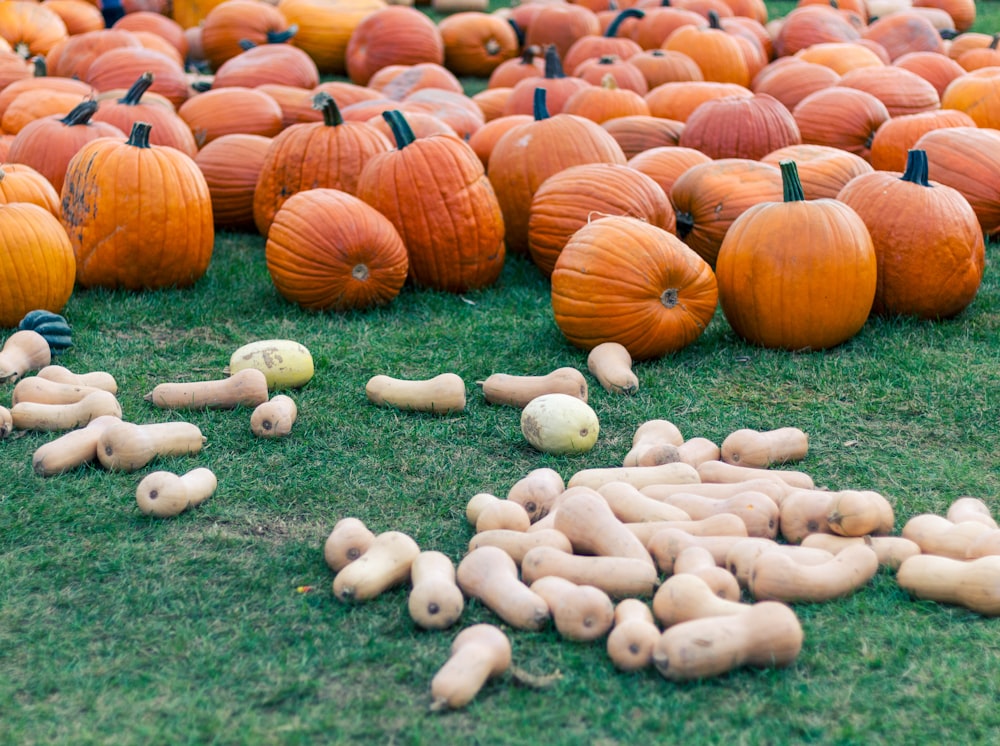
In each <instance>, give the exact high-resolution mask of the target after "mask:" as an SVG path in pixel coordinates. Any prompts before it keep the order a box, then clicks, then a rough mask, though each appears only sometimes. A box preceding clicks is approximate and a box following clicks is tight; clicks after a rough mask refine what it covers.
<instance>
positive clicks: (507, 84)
mask: <svg viewBox="0 0 1000 746" xmlns="http://www.w3.org/2000/svg"><path fill="white" fill-rule="evenodd" d="M544 74H545V58H544V57H543V56H542V55H541V49H540V48H539V47H531V46H528V47H525V48H524V50H523V51H522V52H521V56H520V57H515V58H513V59H509V60H504V61H503V62H501V63H500V64H499V65H497V66H496V67H495V68H494V69H493V72H491V73H490V76H489V78H488V79H487V80H486V87H487V88H513V87H514V84H515V83H517V82H518V81H521V80H524V79H525V78H537V77H540V76H542V75H544Z"/></svg>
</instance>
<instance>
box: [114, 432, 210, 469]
mask: <svg viewBox="0 0 1000 746" xmlns="http://www.w3.org/2000/svg"><path fill="white" fill-rule="evenodd" d="M206 440H207V439H206V438H205V436H204V435H202V434H201V430H200V429H199V428H198V426H197V425H195V424H193V423H190V422H152V423H147V424H142V425H137V424H135V423H132V422H119V423H117V424H114V425H111V426H110V427H108V428H106V429H105V430H104V431H103V432H102V433H101V434H100V436H99V437H98V439H97V460H98V461H100V462H101V465H102V466H103V467H104V468H105V469H112V470H114V471H126V472H129V471H136V470H137V469H141V468H142V467H144V466H145V465H146V464H148V463H149V462H150V461H152V460H153V459H154V458H156V457H157V456H188V455H194V454H196V453H198V452H200V451H201V449H202V447H203V446H204V445H205V441H206Z"/></svg>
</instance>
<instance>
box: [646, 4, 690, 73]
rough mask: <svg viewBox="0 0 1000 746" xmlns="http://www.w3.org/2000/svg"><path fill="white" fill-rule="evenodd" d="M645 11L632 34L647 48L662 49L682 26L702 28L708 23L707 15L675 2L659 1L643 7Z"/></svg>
mask: <svg viewBox="0 0 1000 746" xmlns="http://www.w3.org/2000/svg"><path fill="white" fill-rule="evenodd" d="M643 11H644V12H645V15H644V16H643V17H642V18H641V19H640V20H639V21H638V22H636V24H635V25H634V26H633V27H632V30H631V34H630V36H631V37H632V39H633V40H634V41H635V42H636V43H637V44H638V45H639V46H640V47H642V48H643V49H646V50H651V49H661V48H662V47H663V45H664V44H665V43H666V41H667V39H668V38H669V36H670V35H671V34H672V33H673V32H674V31H676V30H677V29H679V28H680V27H681V26H693V27H695V28H702V27H705V26H707V25H708V23H707V20H706V18H705V16H703V15H701V14H700V13H697V12H695V11H693V10H688V9H687V8H682V7H680V6H679V5H676V4H674V3H671V4H669V5H660V4H659V3H657V4H656V6H654V7H643ZM689 59H690V58H689ZM698 69H699V70H700V69H701V68H698Z"/></svg>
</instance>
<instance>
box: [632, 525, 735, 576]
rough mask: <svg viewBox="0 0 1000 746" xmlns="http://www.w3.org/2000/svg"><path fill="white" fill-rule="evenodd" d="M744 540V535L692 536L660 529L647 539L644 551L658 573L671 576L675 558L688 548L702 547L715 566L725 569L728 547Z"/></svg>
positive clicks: (677, 531)
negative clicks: (651, 559) (648, 555)
mask: <svg viewBox="0 0 1000 746" xmlns="http://www.w3.org/2000/svg"><path fill="white" fill-rule="evenodd" d="M740 523H742V521H740ZM744 528H745V527H744ZM746 538H747V537H746V536H745V535H735V534H734V535H729V536H726V535H711V536H694V535H692V534H690V533H688V532H687V531H683V530H681V529H678V528H662V529H660V530H659V531H657V532H656V533H654V534H653V535H652V536H650V537H649V540H648V541H647V542H646V549H647V550H648V551H649V554H650V556H651V557H652V558H653V561H654V562H655V563H656V566H657V567H658V568H659V570H660V572H663V573H665V574H667V575H672V574H673V572H674V562H675V560H676V559H677V556H678V555H679V554H680V553H681V552H682V551H684V550H685V549H687V548H688V547H690V546H700V547H704V548H705V549H707V550H708V551H709V552H710V553H711V555H712V556H713V557H714V558H715V564H717V565H719V566H720V567H725V563H726V554H727V553H728V552H729V549H730V547H732V546H733V545H734V544H736V542H738V541H743V540H744V539H746Z"/></svg>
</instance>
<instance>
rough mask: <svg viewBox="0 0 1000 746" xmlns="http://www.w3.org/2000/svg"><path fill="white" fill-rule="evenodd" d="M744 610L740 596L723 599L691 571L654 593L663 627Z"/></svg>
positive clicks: (668, 579) (671, 578)
mask: <svg viewBox="0 0 1000 746" xmlns="http://www.w3.org/2000/svg"><path fill="white" fill-rule="evenodd" d="M719 569H722V568H719ZM723 572H725V570H723ZM745 609H746V604H744V603H741V602H740V601H739V600H738V598H737V599H732V598H722V597H721V596H719V595H718V594H717V593H716V592H715V591H714V590H712V587H711V586H710V585H709V584H708V583H707V582H706V581H705V579H704V578H701V577H699V576H697V575H692V574H691V573H677V574H674V575H671V576H670V577H669V578H667V579H666V580H664V581H663V582H662V583H661V584H660V587H659V588H657V589H656V593H655V594H654V595H653V616H654V617H655V618H656V621H657V622H658V623H659V624H660V626H661V627H672V626H674V625H675V624H680V623H681V622H687V621H690V620H692V619H705V618H707V617H713V616H732V615H734V614H740V613H742V612H743V611H744V610H745Z"/></svg>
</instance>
